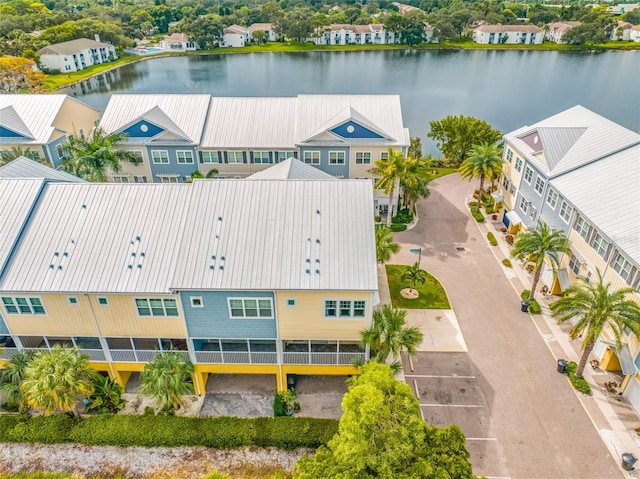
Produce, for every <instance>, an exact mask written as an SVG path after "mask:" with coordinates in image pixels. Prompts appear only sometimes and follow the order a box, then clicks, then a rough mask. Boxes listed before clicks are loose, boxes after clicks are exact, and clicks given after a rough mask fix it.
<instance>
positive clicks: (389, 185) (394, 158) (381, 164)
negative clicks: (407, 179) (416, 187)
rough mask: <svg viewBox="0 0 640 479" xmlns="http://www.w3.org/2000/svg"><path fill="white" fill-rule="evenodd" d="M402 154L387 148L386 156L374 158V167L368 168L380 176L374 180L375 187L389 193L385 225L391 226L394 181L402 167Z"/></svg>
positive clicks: (370, 171) (397, 178)
mask: <svg viewBox="0 0 640 479" xmlns="http://www.w3.org/2000/svg"><path fill="white" fill-rule="evenodd" d="M403 162H404V156H403V155H402V152H400V151H394V150H392V149H391V148H389V150H388V156H387V158H386V159H384V160H376V162H375V167H373V168H371V169H370V170H369V173H373V174H374V175H376V176H379V177H380V178H379V179H378V181H376V184H375V187H376V189H381V190H382V191H384V192H385V193H386V194H388V195H389V212H388V213H387V226H391V217H392V216H393V199H394V198H395V196H396V194H395V192H396V183H398V182H399V179H400V174H401V172H402V169H403V164H402V163H403Z"/></svg>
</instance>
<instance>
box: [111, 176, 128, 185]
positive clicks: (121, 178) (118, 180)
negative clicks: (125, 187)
mask: <svg viewBox="0 0 640 479" xmlns="http://www.w3.org/2000/svg"><path fill="white" fill-rule="evenodd" d="M113 182H114V183H129V177H128V176H114V177H113Z"/></svg>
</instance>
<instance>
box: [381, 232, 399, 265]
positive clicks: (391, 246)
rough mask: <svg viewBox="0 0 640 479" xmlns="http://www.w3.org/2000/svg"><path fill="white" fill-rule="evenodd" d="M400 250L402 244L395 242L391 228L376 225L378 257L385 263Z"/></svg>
mask: <svg viewBox="0 0 640 479" xmlns="http://www.w3.org/2000/svg"><path fill="white" fill-rule="evenodd" d="M399 251H400V245H399V244H398V243H394V241H393V236H392V235H391V230H390V229H389V228H387V227H386V226H383V225H378V226H376V259H377V260H378V263H384V262H386V261H389V260H390V259H391V255H392V254H396V253H398V252H399Z"/></svg>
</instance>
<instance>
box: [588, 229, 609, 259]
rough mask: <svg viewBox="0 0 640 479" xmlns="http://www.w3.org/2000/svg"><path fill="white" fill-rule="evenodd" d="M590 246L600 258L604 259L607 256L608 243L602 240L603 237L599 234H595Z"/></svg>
mask: <svg viewBox="0 0 640 479" xmlns="http://www.w3.org/2000/svg"><path fill="white" fill-rule="evenodd" d="M591 246H592V247H593V249H594V250H596V253H598V254H599V255H600V256H601V257H602V258H605V257H606V256H607V250H608V249H609V242H608V241H607V240H606V239H604V237H603V236H602V235H601V234H600V233H596V235H595V236H594V237H593V243H592V244H591Z"/></svg>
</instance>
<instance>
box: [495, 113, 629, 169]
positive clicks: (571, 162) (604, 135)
mask: <svg viewBox="0 0 640 479" xmlns="http://www.w3.org/2000/svg"><path fill="white" fill-rule="evenodd" d="M563 130H564V131H563ZM536 132H540V133H541V135H540V139H541V141H542V145H543V149H542V153H543V154H544V157H545V159H546V162H545V161H543V160H542V159H541V158H539V157H538V156H536V152H537V151H539V148H538V147H537V145H536V146H535V147H532V146H531V142H530V141H529V142H527V141H525V140H523V138H528V137H530V136H531V135H533V134H534V133H536ZM505 138H506V139H507V141H508V142H509V143H511V144H512V145H513V146H514V147H515V148H516V149H517V150H519V151H520V152H521V153H522V154H523V155H525V156H526V157H527V159H528V160H529V161H530V162H531V163H532V164H534V165H535V166H536V168H538V169H539V170H540V171H542V172H543V173H544V174H545V175H546V176H548V177H551V178H552V177H555V176H558V175H561V174H563V173H566V172H568V171H571V170H573V169H575V168H579V167H581V166H583V165H586V164H588V163H591V162H592V161H595V160H597V159H599V158H602V157H604V156H607V155H609V154H611V153H613V152H615V151H619V150H621V149H623V148H626V147H628V146H631V145H634V144H637V143H640V135H638V133H635V132H633V131H631V130H629V129H627V128H625V127H623V126H621V125H618V124H617V123H614V122H613V121H611V120H609V119H607V118H604V117H602V116H600V115H598V114H597V113H594V112H592V111H590V110H588V109H586V108H584V107H583V106H580V105H578V106H574V107H573V108H569V109H568V110H565V111H563V112H561V113H558V114H557V115H554V116H552V117H549V118H547V119H545V120H542V121H540V122H538V123H535V124H534V125H532V126H530V127H524V128H519V129H518V130H516V131H513V132H511V133H508V134H506V135H505Z"/></svg>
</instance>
